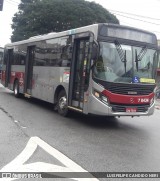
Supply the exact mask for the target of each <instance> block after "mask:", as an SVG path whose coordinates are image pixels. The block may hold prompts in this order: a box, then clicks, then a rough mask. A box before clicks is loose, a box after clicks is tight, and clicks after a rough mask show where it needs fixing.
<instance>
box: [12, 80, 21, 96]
mask: <svg viewBox="0 0 160 181" xmlns="http://www.w3.org/2000/svg"><path fill="white" fill-rule="evenodd" d="M13 91H14V96H15V97H17V98H18V97H20V93H19V82H18V80H16V81H15V82H14V90H13Z"/></svg>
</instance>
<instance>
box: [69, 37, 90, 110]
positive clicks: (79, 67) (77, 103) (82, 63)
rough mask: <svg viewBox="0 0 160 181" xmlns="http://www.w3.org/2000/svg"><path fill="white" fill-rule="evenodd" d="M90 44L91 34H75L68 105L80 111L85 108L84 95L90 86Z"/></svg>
mask: <svg viewBox="0 0 160 181" xmlns="http://www.w3.org/2000/svg"><path fill="white" fill-rule="evenodd" d="M90 46H91V40H90V36H89V35H88V36H85V37H82V38H79V37H78V38H76V36H75V38H74V40H73V55H72V65H71V70H70V81H69V82H70V83H69V96H68V107H69V108H71V109H75V110H79V111H80V112H82V111H83V109H84V102H85V96H84V95H85V92H86V91H87V89H88V86H89V65H90V52H89V50H90Z"/></svg>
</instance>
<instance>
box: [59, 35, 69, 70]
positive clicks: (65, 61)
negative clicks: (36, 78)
mask: <svg viewBox="0 0 160 181" xmlns="http://www.w3.org/2000/svg"><path fill="white" fill-rule="evenodd" d="M70 41H71V40H70V37H69V36H67V37H62V38H61V40H60V60H59V62H60V64H59V66H61V67H70V64H71V42H70Z"/></svg>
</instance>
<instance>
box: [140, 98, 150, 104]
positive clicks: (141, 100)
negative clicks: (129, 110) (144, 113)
mask: <svg viewBox="0 0 160 181" xmlns="http://www.w3.org/2000/svg"><path fill="white" fill-rule="evenodd" d="M138 102H141V103H148V102H149V99H148V98H138Z"/></svg>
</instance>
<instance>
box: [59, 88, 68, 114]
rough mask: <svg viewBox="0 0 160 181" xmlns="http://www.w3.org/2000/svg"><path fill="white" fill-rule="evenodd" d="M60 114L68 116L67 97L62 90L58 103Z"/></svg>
mask: <svg viewBox="0 0 160 181" xmlns="http://www.w3.org/2000/svg"><path fill="white" fill-rule="evenodd" d="M57 109H58V113H59V114H60V115H62V116H67V114H68V108H67V95H66V92H65V91H64V90H61V91H60V93H59V95H58V103H57Z"/></svg>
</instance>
